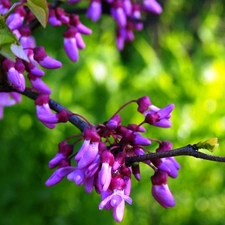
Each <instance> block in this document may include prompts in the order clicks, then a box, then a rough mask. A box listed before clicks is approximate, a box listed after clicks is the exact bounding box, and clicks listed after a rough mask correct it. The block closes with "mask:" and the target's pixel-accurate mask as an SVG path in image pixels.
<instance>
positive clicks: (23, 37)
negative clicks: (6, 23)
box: [18, 26, 36, 49]
mask: <svg viewBox="0 0 225 225" xmlns="http://www.w3.org/2000/svg"><path fill="white" fill-rule="evenodd" d="M18 31H19V33H20V38H19V41H20V44H21V45H22V46H23V48H24V49H27V48H34V47H35V46H36V42H35V39H34V37H33V36H31V30H30V28H29V27H28V26H22V27H20V28H19V29H18Z"/></svg>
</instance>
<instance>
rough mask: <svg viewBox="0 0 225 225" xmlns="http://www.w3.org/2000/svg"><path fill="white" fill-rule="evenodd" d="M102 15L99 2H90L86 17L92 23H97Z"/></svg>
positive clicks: (96, 0)
mask: <svg viewBox="0 0 225 225" xmlns="http://www.w3.org/2000/svg"><path fill="white" fill-rule="evenodd" d="M101 14H102V5H101V1H100V0H93V1H91V4H90V6H89V7H88V9H87V13H86V16H87V18H90V19H91V20H92V21H93V22H97V21H98V20H99V18H100V17H101Z"/></svg>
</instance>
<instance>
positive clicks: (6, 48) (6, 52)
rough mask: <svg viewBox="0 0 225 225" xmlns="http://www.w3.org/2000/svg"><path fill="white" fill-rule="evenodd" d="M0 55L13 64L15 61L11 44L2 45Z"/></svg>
mask: <svg viewBox="0 0 225 225" xmlns="http://www.w3.org/2000/svg"><path fill="white" fill-rule="evenodd" d="M0 54H1V55H3V56H4V57H6V58H7V59H9V60H11V61H13V62H15V61H16V58H15V55H14V53H13V52H12V50H11V44H4V45H2V46H0Z"/></svg>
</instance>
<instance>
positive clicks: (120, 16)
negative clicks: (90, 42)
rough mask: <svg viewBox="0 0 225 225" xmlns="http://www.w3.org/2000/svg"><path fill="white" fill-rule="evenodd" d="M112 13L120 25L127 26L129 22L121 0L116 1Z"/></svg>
mask: <svg viewBox="0 0 225 225" xmlns="http://www.w3.org/2000/svg"><path fill="white" fill-rule="evenodd" d="M111 15H112V17H113V18H114V19H115V21H116V22H117V24H118V26H119V27H125V26H126V24H127V17H126V13H125V11H124V9H123V3H122V2H120V1H115V2H114V3H113V5H112V8H111Z"/></svg>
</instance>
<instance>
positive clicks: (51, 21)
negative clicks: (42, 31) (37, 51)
mask: <svg viewBox="0 0 225 225" xmlns="http://www.w3.org/2000/svg"><path fill="white" fill-rule="evenodd" d="M48 22H49V24H51V25H52V26H53V27H56V26H61V25H62V22H61V21H60V20H59V19H58V18H57V16H56V13H55V10H54V9H51V8H50V9H49V17H48Z"/></svg>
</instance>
